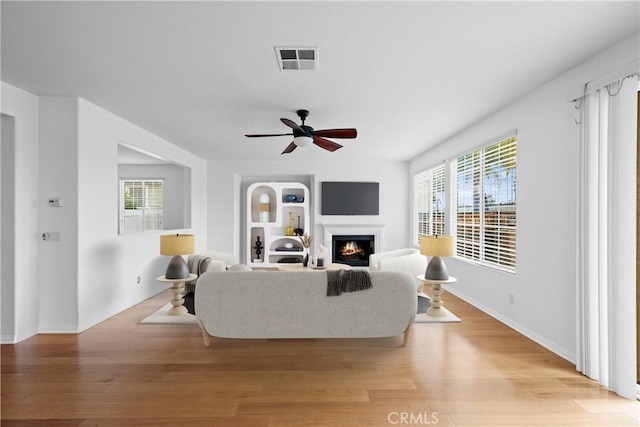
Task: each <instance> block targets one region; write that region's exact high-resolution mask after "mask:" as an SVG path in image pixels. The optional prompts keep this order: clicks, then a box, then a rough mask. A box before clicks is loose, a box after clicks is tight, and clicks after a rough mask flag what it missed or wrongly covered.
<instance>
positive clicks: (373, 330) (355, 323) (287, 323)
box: [195, 271, 417, 345]
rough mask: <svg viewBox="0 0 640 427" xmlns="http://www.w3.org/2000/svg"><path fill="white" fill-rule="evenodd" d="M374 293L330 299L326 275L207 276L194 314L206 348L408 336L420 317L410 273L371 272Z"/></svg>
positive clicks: (201, 281)
mask: <svg viewBox="0 0 640 427" xmlns="http://www.w3.org/2000/svg"><path fill="white" fill-rule="evenodd" d="M370 277H371V283H372V285H373V287H372V288H371V289H366V290H361V291H356V292H348V293H342V295H339V296H331V297H328V296H326V294H327V273H326V272H325V271H306V272H305V271H302V272H299V271H250V272H232V271H224V272H206V273H203V274H202V275H201V276H200V277H199V278H198V282H197V286H196V294H195V311H196V317H197V319H198V323H199V324H200V327H201V328H202V334H203V337H204V343H205V345H209V335H212V336H216V337H221V338H371V337H389V336H395V335H400V334H402V333H404V341H403V343H406V340H407V338H408V335H409V328H410V327H411V325H412V324H413V320H414V318H415V315H416V309H417V298H416V286H415V283H414V281H413V279H412V277H411V275H409V274H408V273H400V272H372V273H370Z"/></svg>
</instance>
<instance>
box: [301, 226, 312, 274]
mask: <svg viewBox="0 0 640 427" xmlns="http://www.w3.org/2000/svg"><path fill="white" fill-rule="evenodd" d="M314 238H315V237H314V236H313V234H307V233H305V234H303V235H302V236H298V239H300V243H302V247H303V248H304V257H303V258H302V266H303V267H306V266H307V265H309V248H310V247H311V245H312V244H313V239H314Z"/></svg>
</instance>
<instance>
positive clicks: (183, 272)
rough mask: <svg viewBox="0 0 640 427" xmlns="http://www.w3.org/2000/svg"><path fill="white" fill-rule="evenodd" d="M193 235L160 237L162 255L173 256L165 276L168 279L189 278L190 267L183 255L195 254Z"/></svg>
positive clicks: (166, 235)
mask: <svg viewBox="0 0 640 427" xmlns="http://www.w3.org/2000/svg"><path fill="white" fill-rule="evenodd" d="M193 242H194V238H193V234H165V235H162V236H160V255H172V256H173V258H171V261H169V265H168V266H167V271H166V272H165V274H164V276H165V277H166V278H167V279H184V278H186V277H189V267H188V266H187V262H186V261H185V260H184V258H183V257H182V255H188V254H192V253H193V248H194V243H193Z"/></svg>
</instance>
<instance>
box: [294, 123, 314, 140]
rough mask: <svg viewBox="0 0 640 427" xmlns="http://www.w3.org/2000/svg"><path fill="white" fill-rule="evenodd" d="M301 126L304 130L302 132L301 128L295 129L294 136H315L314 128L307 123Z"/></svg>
mask: <svg viewBox="0 0 640 427" xmlns="http://www.w3.org/2000/svg"><path fill="white" fill-rule="evenodd" d="M300 128H302V130H304V132H300V130H299V129H293V136H294V137H297V136H309V137H312V138H313V128H312V127H311V126H307V125H300Z"/></svg>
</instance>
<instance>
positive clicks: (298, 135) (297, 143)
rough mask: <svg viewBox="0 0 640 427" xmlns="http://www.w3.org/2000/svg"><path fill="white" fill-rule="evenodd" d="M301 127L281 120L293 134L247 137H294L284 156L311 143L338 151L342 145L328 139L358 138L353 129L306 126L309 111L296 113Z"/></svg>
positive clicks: (252, 136) (250, 136) (290, 121)
mask: <svg viewBox="0 0 640 427" xmlns="http://www.w3.org/2000/svg"><path fill="white" fill-rule="evenodd" d="M296 113H297V114H298V117H300V120H302V124H301V125H297V124H296V123H295V122H294V121H292V120H289V119H280V121H281V122H282V123H284V124H285V125H287V126H289V127H290V128H291V129H292V130H293V133H275V134H261V135H245V136H247V137H249V138H262V137H265V136H285V135H293V141H292V142H291V144H289V145H287V148H285V149H284V151H283V152H282V154H287V153H290V152H292V151H293V150H295V149H296V148H297V147H306V146H308V145H310V144H311V143H314V144H316V145H317V146H318V147H321V148H324V149H325V150H328V151H336V150H337V149H338V148H342V145H340V144H338V143H335V142H333V141H330V140H328V139H326V138H355V137H356V136H358V131H357V130H355V129H353V128H348V129H321V130H314V129H313V128H312V127H311V126H307V125H305V124H304V121H305V119H306V118H307V116H308V115H309V111H307V110H298V111H296Z"/></svg>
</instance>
